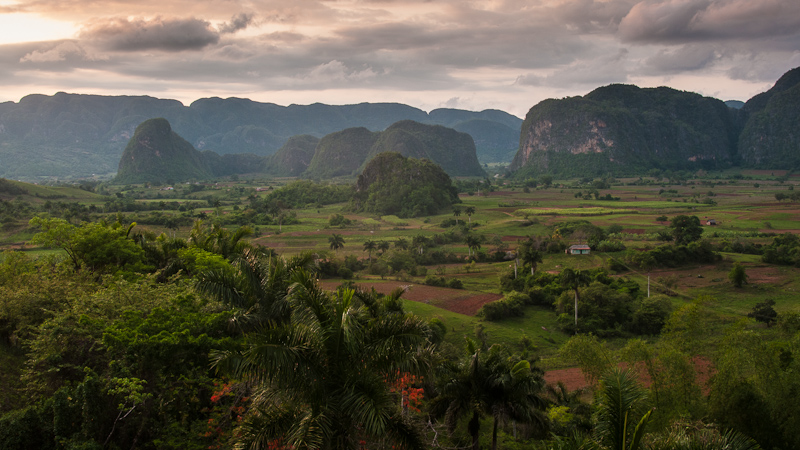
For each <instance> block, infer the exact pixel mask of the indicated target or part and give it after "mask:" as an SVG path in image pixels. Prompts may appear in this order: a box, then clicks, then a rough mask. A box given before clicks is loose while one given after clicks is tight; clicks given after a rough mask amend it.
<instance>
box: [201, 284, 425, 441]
mask: <svg viewBox="0 0 800 450" xmlns="http://www.w3.org/2000/svg"><path fill="white" fill-rule="evenodd" d="M299 275H300V276H298V277H297V278H296V280H297V283H295V284H294V285H292V286H291V288H290V289H289V291H288V295H287V300H288V302H289V304H290V306H291V311H292V313H291V320H290V321H289V322H287V323H284V324H283V325H281V326H277V327H273V328H265V329H262V330H259V331H258V332H256V333H252V334H249V335H247V336H246V344H245V345H246V347H245V350H243V351H237V352H227V353H221V354H218V355H216V359H215V361H216V362H215V366H216V368H217V369H218V370H222V371H225V372H227V373H229V374H230V375H232V376H234V377H241V378H243V379H245V380H247V381H249V382H250V383H253V384H255V385H256V388H255V393H254V395H253V396H252V398H253V408H252V409H251V411H250V412H249V413H248V415H247V416H246V417H245V419H244V420H243V422H242V425H241V427H240V429H239V435H240V442H239V443H238V447H237V448H251V449H266V448H269V447H270V445H271V444H272V445H274V444H275V443H276V442H279V443H280V444H281V445H284V446H286V447H289V448H304V449H344V450H356V449H358V448H360V447H361V444H360V441H365V440H368V439H369V440H370V441H371V443H372V445H374V446H375V447H386V448H388V446H389V445H393V446H395V447H397V448H401V449H409V450H416V449H419V450H422V449H423V448H425V444H424V442H423V439H422V435H421V433H420V432H419V431H418V430H417V428H416V427H415V426H414V425H413V424H412V423H411V422H410V421H409V420H408V419H407V418H404V417H403V415H402V413H401V409H400V407H399V404H398V403H399V402H398V399H397V396H396V394H392V393H391V392H390V386H389V383H390V382H394V381H395V380H396V379H397V378H398V377H399V376H400V374H403V373H408V372H410V373H413V374H417V373H419V371H420V369H421V368H423V367H424V366H425V359H424V358H421V353H420V348H421V346H423V345H425V343H426V342H427V341H426V339H427V333H428V329H427V326H426V325H425V324H424V323H423V322H422V321H421V320H420V319H418V318H416V317H414V316H412V315H406V314H401V313H385V314H380V315H379V316H378V317H375V316H374V314H372V313H371V312H370V311H369V310H368V309H367V308H366V307H365V306H364V305H362V304H360V303H359V302H358V300H356V298H355V296H354V292H353V291H352V290H340V291H337V292H336V293H328V292H326V291H324V290H323V289H321V288H320V287H319V285H317V284H316V283H314V282H313V278H312V277H311V276H310V275H309V274H308V273H303V274H299Z"/></svg>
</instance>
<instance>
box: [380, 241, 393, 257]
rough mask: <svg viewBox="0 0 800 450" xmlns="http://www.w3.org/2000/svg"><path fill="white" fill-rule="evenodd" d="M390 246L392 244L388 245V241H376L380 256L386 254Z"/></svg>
mask: <svg viewBox="0 0 800 450" xmlns="http://www.w3.org/2000/svg"><path fill="white" fill-rule="evenodd" d="M391 245H392V244H390V243H389V241H378V244H377V246H378V250H380V252H381V255H382V254H384V253H386V250H389V247H390V246H391Z"/></svg>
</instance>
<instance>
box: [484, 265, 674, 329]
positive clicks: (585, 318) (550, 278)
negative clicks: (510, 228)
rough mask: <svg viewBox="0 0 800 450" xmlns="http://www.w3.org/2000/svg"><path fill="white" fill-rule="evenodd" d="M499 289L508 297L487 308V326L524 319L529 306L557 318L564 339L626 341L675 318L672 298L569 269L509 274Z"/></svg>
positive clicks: (623, 280)
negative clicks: (622, 338) (567, 336)
mask: <svg viewBox="0 0 800 450" xmlns="http://www.w3.org/2000/svg"><path fill="white" fill-rule="evenodd" d="M523 255H524V254H523ZM528 258H530V256H528ZM528 261H530V259H529V260H528ZM539 262H540V261H539ZM527 264H529V263H527ZM501 286H502V289H503V290H504V291H505V292H507V294H506V296H505V297H504V298H502V299H500V300H497V301H495V302H492V303H488V304H486V305H484V306H483V308H482V310H481V314H482V315H483V317H484V318H486V320H501V319H504V318H506V317H518V316H522V315H524V314H525V307H526V306H539V307H545V308H548V309H551V310H553V311H554V312H555V313H556V314H558V322H559V326H560V327H561V329H562V331H564V332H565V333H569V334H575V333H592V334H594V335H597V336H601V337H620V336H625V337H628V336H631V335H639V334H641V335H657V334H658V333H659V332H660V331H661V328H662V327H663V326H664V324H665V323H666V321H667V318H668V317H669V315H670V314H671V313H672V303H671V301H670V300H669V298H667V297H665V296H654V297H647V296H646V293H645V292H642V290H641V288H640V287H639V284H638V283H636V282H635V281H632V280H628V279H626V278H612V277H609V276H608V274H607V273H606V271H605V270H604V269H594V270H573V269H570V268H567V269H564V270H562V271H561V272H560V273H558V274H550V273H536V272H534V273H533V274H529V273H527V272H526V271H524V270H523V271H518V273H517V274H516V275H515V274H514V273H513V271H508V272H506V273H504V274H503V275H502V277H501ZM576 307H577V312H576V310H575V309H576Z"/></svg>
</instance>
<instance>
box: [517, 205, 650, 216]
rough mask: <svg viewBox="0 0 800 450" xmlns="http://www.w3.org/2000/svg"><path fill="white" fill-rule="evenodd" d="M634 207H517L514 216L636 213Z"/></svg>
mask: <svg viewBox="0 0 800 450" xmlns="http://www.w3.org/2000/svg"><path fill="white" fill-rule="evenodd" d="M637 212H638V211H636V210H635V209H627V208H619V209H614V208H601V207H589V208H539V209H518V210H516V211H515V212H514V215H516V216H527V215H531V216H604V215H608V214H625V213H627V214H636V213H637Z"/></svg>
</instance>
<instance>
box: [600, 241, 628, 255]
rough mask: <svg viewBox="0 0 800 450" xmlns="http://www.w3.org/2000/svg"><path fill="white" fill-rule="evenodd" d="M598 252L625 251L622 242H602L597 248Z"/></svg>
mask: <svg viewBox="0 0 800 450" xmlns="http://www.w3.org/2000/svg"><path fill="white" fill-rule="evenodd" d="M595 249H596V250H597V251H598V252H621V251H623V250H625V244H623V243H622V241H600V242H598V243H597V247H596V248H595Z"/></svg>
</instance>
